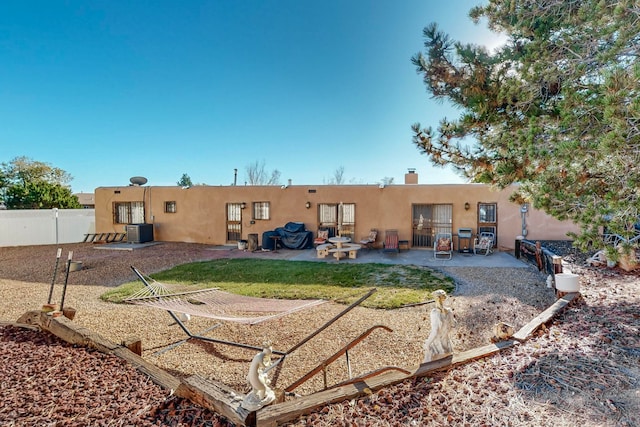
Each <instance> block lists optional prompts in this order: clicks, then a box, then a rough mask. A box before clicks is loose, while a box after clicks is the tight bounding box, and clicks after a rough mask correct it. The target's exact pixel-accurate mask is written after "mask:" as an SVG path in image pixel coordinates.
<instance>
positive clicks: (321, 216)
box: [318, 203, 356, 240]
mask: <svg viewBox="0 0 640 427" xmlns="http://www.w3.org/2000/svg"><path fill="white" fill-rule="evenodd" d="M318 229H319V230H320V229H326V230H329V237H334V236H337V235H338V234H340V235H341V236H345V237H349V238H351V240H353V239H354V235H355V229H356V205H355V203H318Z"/></svg>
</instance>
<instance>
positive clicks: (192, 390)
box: [176, 375, 256, 426]
mask: <svg viewBox="0 0 640 427" xmlns="http://www.w3.org/2000/svg"><path fill="white" fill-rule="evenodd" d="M176 394H178V395H179V396H182V397H186V398H187V399H189V400H191V401H192V402H194V403H196V404H198V405H200V406H202V407H204V408H207V409H210V410H213V411H215V412H217V413H218V414H220V415H222V416H224V417H225V418H227V419H228V420H229V421H231V422H232V423H234V424H236V425H241V426H253V425H255V416H256V413H255V412H253V411H248V410H246V409H245V408H243V407H242V406H240V405H241V403H242V400H243V399H244V397H245V396H244V395H243V394H241V393H237V392H236V391H235V390H233V389H232V388H230V387H228V386H226V385H224V384H222V383H219V382H217V381H211V380H208V379H206V378H202V377H201V376H199V375H193V376H190V377H188V378H184V379H183V380H182V384H180V387H178V390H177V391H176Z"/></svg>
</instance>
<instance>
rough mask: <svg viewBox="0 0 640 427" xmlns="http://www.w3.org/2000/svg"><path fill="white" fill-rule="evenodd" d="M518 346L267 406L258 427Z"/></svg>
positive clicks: (498, 346)
mask: <svg viewBox="0 0 640 427" xmlns="http://www.w3.org/2000/svg"><path fill="white" fill-rule="evenodd" d="M516 344H518V342H517V341H514V340H508V341H501V342H498V343H495V344H489V345H486V346H483V347H478V348H475V349H471V350H468V351H463V352H461V353H458V354H454V355H451V356H448V357H444V358H442V359H437V360H434V361H431V362H428V363H423V364H422V365H420V366H418V367H417V368H414V369H410V370H409V371H411V373H410V374H409V375H406V374H404V373H402V372H398V371H389V372H385V373H384V374H381V375H378V376H376V377H373V378H368V379H367V380H366V381H360V382H357V383H353V384H347V385H344V386H340V387H336V388H332V389H328V390H323V391H321V392H318V393H314V394H312V395H309V396H303V397H301V398H298V399H295V400H292V401H288V402H284V403H280V404H277V405H271V406H267V407H266V408H262V409H261V410H259V411H258V412H257V414H256V425H257V426H260V427H262V426H268V427H271V426H277V425H278V424H281V423H284V422H287V421H292V420H295V419H297V418H299V417H300V416H301V415H304V414H308V413H311V412H312V411H313V410H315V409H317V408H319V407H321V406H325V405H327V404H329V403H335V402H341V401H343V400H347V399H352V398H354V397H358V396H362V395H364V394H367V393H371V392H372V391H375V390H379V389H381V388H383V387H387V386H389V385H393V384H397V383H399V382H402V381H404V380H406V379H408V378H414V377H423V376H426V375H428V374H430V373H432V372H435V371H438V370H442V369H447V368H450V367H452V366H455V365H460V364H463V363H467V362H470V361H472V360H476V359H480V358H483V357H486V356H489V355H492V354H494V353H497V352H499V351H501V350H503V349H505V348H509V347H513V346H515V345H516Z"/></svg>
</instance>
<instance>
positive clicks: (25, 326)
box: [0, 321, 41, 331]
mask: <svg viewBox="0 0 640 427" xmlns="http://www.w3.org/2000/svg"><path fill="white" fill-rule="evenodd" d="M0 326H15V327H16V328H22V329H29V330H31V331H40V330H41V329H40V326H38V325H30V324H27V323H21V322H5V321H0Z"/></svg>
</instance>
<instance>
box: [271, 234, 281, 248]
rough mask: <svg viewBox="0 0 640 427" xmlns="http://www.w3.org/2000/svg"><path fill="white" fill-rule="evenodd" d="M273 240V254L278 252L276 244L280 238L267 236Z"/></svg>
mask: <svg viewBox="0 0 640 427" xmlns="http://www.w3.org/2000/svg"><path fill="white" fill-rule="evenodd" d="M269 238H270V239H272V240H273V252H278V242H279V241H280V240H282V238H281V237H280V236H269Z"/></svg>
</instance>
